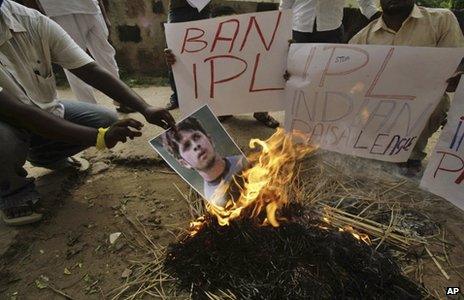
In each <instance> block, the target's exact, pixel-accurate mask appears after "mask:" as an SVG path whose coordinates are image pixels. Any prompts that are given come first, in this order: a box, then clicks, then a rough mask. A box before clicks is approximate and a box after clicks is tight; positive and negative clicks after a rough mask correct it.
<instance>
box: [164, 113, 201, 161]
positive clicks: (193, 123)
mask: <svg viewBox="0 0 464 300" xmlns="http://www.w3.org/2000/svg"><path fill="white" fill-rule="evenodd" d="M180 131H200V132H202V133H203V134H204V135H206V136H208V134H207V133H206V131H205V129H204V128H203V126H202V125H201V123H200V122H199V121H198V120H197V118H195V117H188V118H187V119H185V120H183V121H182V122H180V123H179V124H177V125H176V127H175V128H174V129H171V130H169V131H168V132H166V133H165V134H163V136H162V139H163V147H164V148H165V149H166V150H168V151H169V153H171V154H172V155H173V156H174V157H175V158H176V159H180V158H181V156H180V153H179V142H180V135H179V132H180Z"/></svg>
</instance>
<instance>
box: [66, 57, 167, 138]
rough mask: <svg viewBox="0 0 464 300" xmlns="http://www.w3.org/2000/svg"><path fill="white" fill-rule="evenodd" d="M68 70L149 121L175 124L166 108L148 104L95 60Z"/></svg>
mask: <svg viewBox="0 0 464 300" xmlns="http://www.w3.org/2000/svg"><path fill="white" fill-rule="evenodd" d="M70 71H71V72H72V73H73V74H74V75H76V76H77V77H79V78H80V79H82V80H83V81H84V82H86V83H87V84H89V85H91V86H93V87H94V88H96V89H97V90H99V91H101V92H103V93H104V94H105V95H107V96H108V97H110V98H112V99H113V100H115V101H117V102H119V103H121V104H123V105H126V106H129V107H131V108H133V109H135V110H136V111H138V112H140V113H141V114H142V115H144V117H145V119H146V120H147V121H148V122H149V123H152V124H155V125H157V126H160V127H162V128H165V129H167V128H169V127H173V126H174V125H175V121H174V118H173V117H172V116H171V114H170V113H169V112H168V111H167V110H165V109H162V108H156V107H152V106H150V105H149V104H147V103H146V102H145V101H144V100H143V99H142V98H141V97H140V96H139V95H137V94H136V93H135V92H134V91H133V90H132V89H130V88H129V87H128V86H127V85H126V84H124V83H123V82H122V81H121V80H120V79H119V78H116V77H114V76H113V75H112V74H111V73H110V72H108V71H107V70H105V69H104V68H102V67H100V66H99V65H98V64H96V63H95V62H91V63H88V64H86V65H84V66H82V67H79V68H76V69H71V70H70Z"/></svg>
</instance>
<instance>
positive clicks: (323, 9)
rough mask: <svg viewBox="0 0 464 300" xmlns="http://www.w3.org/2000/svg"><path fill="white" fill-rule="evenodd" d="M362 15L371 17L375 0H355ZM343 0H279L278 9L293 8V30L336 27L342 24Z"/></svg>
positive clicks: (324, 29)
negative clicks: (315, 26)
mask: <svg viewBox="0 0 464 300" xmlns="http://www.w3.org/2000/svg"><path fill="white" fill-rule="evenodd" d="M357 1H358V3H359V8H360V9H361V12H362V13H363V15H365V16H366V17H367V18H369V19H370V18H371V17H372V16H373V15H374V14H375V13H376V12H377V10H378V9H377V6H376V4H375V0H357ZM345 2H346V1H345V0H281V1H280V9H292V10H293V30H295V31H300V32H313V28H314V21H315V20H316V23H317V24H316V25H317V30H318V31H328V30H334V29H337V28H338V27H340V26H341V25H342V20H343V7H344V6H345Z"/></svg>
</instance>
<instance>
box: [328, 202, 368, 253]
mask: <svg viewBox="0 0 464 300" xmlns="http://www.w3.org/2000/svg"><path fill="white" fill-rule="evenodd" d="M325 211H326V213H327V210H325ZM322 220H323V221H324V222H325V223H327V224H329V225H333V224H332V222H331V220H330V218H329V217H328V216H324V217H323V218H322ZM320 227H323V226H320ZM338 231H340V232H347V233H350V234H351V235H352V236H353V237H354V238H355V239H357V240H358V241H362V242H364V243H366V244H367V245H372V241H371V239H370V237H369V235H367V234H365V233H361V232H358V231H357V230H355V229H354V228H353V227H352V226H350V225H345V226H343V227H338Z"/></svg>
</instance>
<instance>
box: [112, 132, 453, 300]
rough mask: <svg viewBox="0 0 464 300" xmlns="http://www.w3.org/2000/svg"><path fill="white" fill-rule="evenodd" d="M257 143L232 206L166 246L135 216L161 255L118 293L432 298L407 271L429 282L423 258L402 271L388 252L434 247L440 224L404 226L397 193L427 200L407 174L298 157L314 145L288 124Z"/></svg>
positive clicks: (410, 205)
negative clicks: (296, 139) (300, 142)
mask: <svg viewBox="0 0 464 300" xmlns="http://www.w3.org/2000/svg"><path fill="white" fill-rule="evenodd" d="M256 145H259V146H261V148H262V151H257V152H255V153H253V154H252V155H251V156H250V157H249V161H250V165H251V168H250V169H248V170H247V171H246V172H244V174H243V177H242V178H240V180H237V184H238V186H239V189H238V191H239V194H238V196H237V197H231V198H230V200H229V202H228V203H227V205H226V207H225V208H220V207H215V206H208V207H207V210H208V214H206V215H202V216H201V217H200V218H198V219H197V221H196V222H193V223H192V226H191V228H190V230H189V231H187V232H186V234H183V235H182V236H181V237H178V242H176V243H174V244H171V245H170V246H168V247H167V248H165V247H161V246H159V245H155V244H154V243H153V241H151V239H150V237H149V236H148V235H147V234H146V232H145V231H144V230H143V228H141V227H140V226H139V225H140V224H139V225H137V224H135V223H134V222H132V225H134V227H135V228H137V230H138V231H139V232H140V233H142V235H143V236H144V237H145V241H139V240H138V242H139V244H141V245H143V247H145V248H146V249H151V250H149V251H151V252H150V255H151V257H154V258H155V259H154V260H143V261H142V262H134V269H135V271H136V272H134V274H135V275H134V276H133V278H131V280H128V281H127V282H126V284H125V285H124V286H123V287H121V288H119V289H116V290H114V291H112V293H110V295H112V296H113V297H114V298H119V297H121V296H122V295H127V293H128V292H129V291H131V292H132V294H131V295H130V296H129V297H127V299H134V298H136V297H140V296H142V295H144V294H148V295H151V296H155V297H158V298H162V299H165V298H167V297H168V295H169V297H175V296H176V295H178V293H181V295H182V296H181V297H185V296H186V295H190V297H191V298H194V299H241V298H246V299H307V298H335V299H337V298H383V299H389V298H396V299H403V298H407V299H415V298H422V297H425V296H426V293H425V290H423V289H422V288H420V287H418V286H417V285H416V284H415V283H413V282H412V281H410V280H409V279H407V278H406V277H404V275H403V274H404V273H406V271H407V273H410V272H412V271H414V270H415V271H416V272H415V273H416V277H417V278H419V279H420V281H421V282H422V279H421V278H422V275H421V274H422V273H421V271H420V270H421V269H423V263H422V261H423V260H422V258H419V261H420V262H421V263H420V264H419V265H418V266H412V265H411V264H409V265H405V266H403V268H402V269H401V268H400V267H398V265H397V264H396V263H395V262H394V261H393V259H392V256H390V254H391V253H393V254H394V256H395V257H396V258H399V257H404V258H407V257H409V255H410V254H409V253H408V252H409V251H410V250H411V249H412V248H414V247H417V246H425V245H428V246H430V243H429V242H430V241H431V239H432V238H433V237H435V236H436V234H435V233H434V232H433V230H432V232H429V231H428V230H425V231H424V232H419V231H420V230H417V228H412V227H411V228H409V227H408V228H406V227H407V226H406V225H407V224H406V223H407V222H405V217H404V212H402V211H401V209H399V206H398V204H397V203H398V201H403V200H404V203H406V204H404V203H402V204H401V206H400V207H402V208H406V209H410V210H414V207H415V206H417V205H423V203H425V201H423V200H421V201H416V200H415V199H414V197H412V196H411V193H410V192H409V190H410V186H408V183H407V182H404V181H400V182H398V180H385V181H378V180H372V178H373V176H372V175H371V174H369V175H366V176H365V177H364V178H362V177H359V176H353V175H352V174H350V173H348V172H345V171H344V170H342V169H341V168H339V167H338V166H337V167H335V166H333V165H332V164H331V163H328V162H327V161H324V160H322V161H321V160H319V159H315V158H314V156H312V157H308V156H306V158H305V159H303V160H301V161H300V162H298V163H297V161H298V160H299V159H301V158H303V157H304V156H305V155H306V154H308V153H309V152H311V151H312V149H310V148H307V147H304V146H295V145H293V144H292V140H291V138H290V137H289V136H285V135H284V133H283V131H280V130H279V131H277V133H276V134H275V135H274V136H273V137H271V138H270V139H269V140H268V141H259V140H252V141H251V142H250V146H251V147H252V148H253V147H254V146H256ZM360 168H361V169H362V167H360ZM359 173H361V172H359ZM362 173H364V172H362ZM295 174H298V175H297V176H295ZM374 177H375V176H374ZM380 177H381V176H380ZM403 188H404V189H403ZM179 192H180V191H179ZM181 194H182V192H181ZM182 195H183V197H184V198H185V200H186V201H187V202H188V203H189V205H190V213H191V215H192V216H197V217H198V213H201V210H202V209H203V207H202V206H201V205H198V203H200V201H201V200H200V201H193V200H192V199H197V200H198V198H196V197H194V195H188V196H187V195H184V194H182ZM194 203H196V204H194ZM292 203H293V204H292ZM295 203H297V204H295ZM385 212H388V217H387V218H386V219H385V218H384V217H383V215H384V213H385ZM379 216H382V217H381V218H380V217H379ZM384 219H385V220H384ZM405 224H406V225H405ZM225 225H228V226H225ZM271 225H272V226H271ZM408 226H409V225H408ZM426 227H427V226H426ZM431 228H433V226H432V227H431ZM184 232H185V231H184ZM427 234H428V235H427ZM440 245H441V244H440ZM392 247H393V248H392ZM443 247H444V249H445V255H446V251H447V248H445V244H443ZM385 249H387V250H388V251H384V250H385ZM392 249H398V251H403V252H398V253H400V254H398V253H397V252H394V251H393V252H392V251H391V250H392ZM387 253H389V254H387ZM403 253H404V254H403ZM431 256H433V255H431ZM434 261H437V260H436V259H435V260H434ZM437 262H438V261H437ZM437 266H438V267H439V268H441V269H443V268H442V267H441V266H439V265H437ZM443 271H444V270H443Z"/></svg>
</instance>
